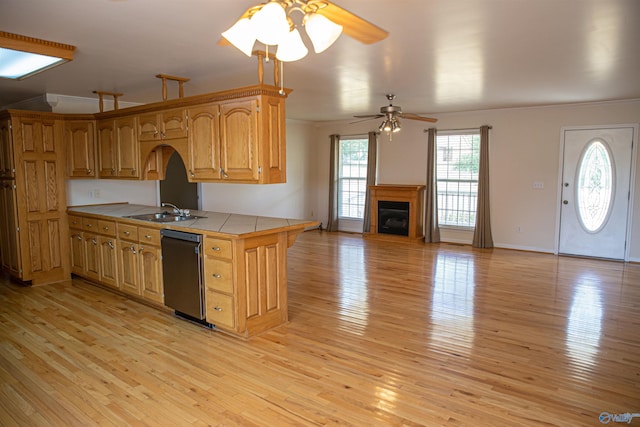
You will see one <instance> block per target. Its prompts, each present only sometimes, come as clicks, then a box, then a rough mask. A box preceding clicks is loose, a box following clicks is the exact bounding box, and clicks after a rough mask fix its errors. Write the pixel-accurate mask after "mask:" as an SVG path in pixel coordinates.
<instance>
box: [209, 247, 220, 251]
mask: <svg viewBox="0 0 640 427" xmlns="http://www.w3.org/2000/svg"><path fill="white" fill-rule="evenodd" d="M211 250H212V251H219V250H220V248H219V247H217V246H214V247H212V248H211Z"/></svg>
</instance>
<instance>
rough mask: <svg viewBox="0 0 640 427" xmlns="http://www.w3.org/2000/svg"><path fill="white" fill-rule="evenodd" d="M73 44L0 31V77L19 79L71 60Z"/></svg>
mask: <svg viewBox="0 0 640 427" xmlns="http://www.w3.org/2000/svg"><path fill="white" fill-rule="evenodd" d="M74 50H75V47H74V46H70V45H65V44H62V43H56V42H51V41H47V40H40V39H35V38H32V37H26V36H21V35H19V34H12V33H6V32H4V31H0V77H2V78H6V79H15V80H21V79H25V78H27V77H29V76H32V75H34V74H36V73H39V72H41V71H44V70H47V69H49V68H52V67H55V66H56V65H60V64H62V63H65V62H67V61H71V60H73V51H74Z"/></svg>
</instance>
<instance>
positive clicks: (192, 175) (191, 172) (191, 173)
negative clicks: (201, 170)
mask: <svg viewBox="0 0 640 427" xmlns="http://www.w3.org/2000/svg"><path fill="white" fill-rule="evenodd" d="M189 174H190V175H191V177H192V178H193V177H194V176H196V174H194V173H193V171H192V170H191V169H189Z"/></svg>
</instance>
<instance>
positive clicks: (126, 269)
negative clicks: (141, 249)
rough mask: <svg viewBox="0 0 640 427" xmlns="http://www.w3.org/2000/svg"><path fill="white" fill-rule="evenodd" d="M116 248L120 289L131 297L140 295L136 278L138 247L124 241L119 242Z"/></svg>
mask: <svg viewBox="0 0 640 427" xmlns="http://www.w3.org/2000/svg"><path fill="white" fill-rule="evenodd" d="M117 247H118V272H119V274H118V279H119V281H120V289H121V290H122V291H124V292H127V293H130V294H133V295H141V294H142V292H141V291H140V285H139V283H140V281H139V278H138V269H139V267H138V265H139V264H138V263H139V261H138V245H137V244H135V243H133V242H128V241H126V240H120V241H118V245H117Z"/></svg>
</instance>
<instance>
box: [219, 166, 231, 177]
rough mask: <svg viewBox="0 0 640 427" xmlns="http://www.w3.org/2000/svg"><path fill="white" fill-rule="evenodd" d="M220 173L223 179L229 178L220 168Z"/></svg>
mask: <svg viewBox="0 0 640 427" xmlns="http://www.w3.org/2000/svg"><path fill="white" fill-rule="evenodd" d="M220 173H221V174H222V177H223V178H229V175H228V174H227V173H226V172H225V171H224V169H222V168H220Z"/></svg>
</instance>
